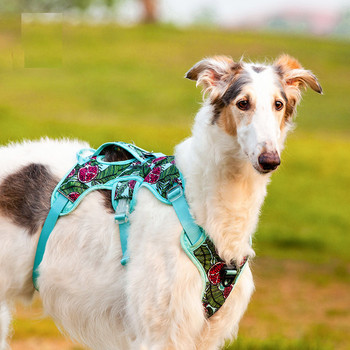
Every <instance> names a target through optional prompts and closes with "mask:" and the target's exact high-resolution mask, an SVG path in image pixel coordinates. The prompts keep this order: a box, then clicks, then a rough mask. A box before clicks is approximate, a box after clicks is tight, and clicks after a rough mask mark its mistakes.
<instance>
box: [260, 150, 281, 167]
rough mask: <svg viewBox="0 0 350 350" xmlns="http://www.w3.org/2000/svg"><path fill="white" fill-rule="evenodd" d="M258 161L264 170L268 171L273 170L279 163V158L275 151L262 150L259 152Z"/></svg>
mask: <svg viewBox="0 0 350 350" xmlns="http://www.w3.org/2000/svg"><path fill="white" fill-rule="evenodd" d="M258 162H259V165H260V167H261V168H262V169H263V170H264V171H270V170H275V169H276V168H277V167H278V166H279V165H280V164H281V159H280V157H279V155H278V153H277V152H264V153H261V154H260V156H259V158H258Z"/></svg>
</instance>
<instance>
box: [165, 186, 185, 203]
mask: <svg viewBox="0 0 350 350" xmlns="http://www.w3.org/2000/svg"><path fill="white" fill-rule="evenodd" d="M183 194H184V191H183V188H182V186H181V185H176V186H175V187H173V188H171V189H170V190H169V191H168V192H167V198H168V200H169V202H171V203H172V202H174V201H176V200H177V199H179V198H180V197H181V196H183Z"/></svg>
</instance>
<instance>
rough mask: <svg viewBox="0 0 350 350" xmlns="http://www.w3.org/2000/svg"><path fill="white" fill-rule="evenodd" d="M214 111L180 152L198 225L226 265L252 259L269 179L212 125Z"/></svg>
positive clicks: (201, 116) (200, 119)
mask: <svg viewBox="0 0 350 350" xmlns="http://www.w3.org/2000/svg"><path fill="white" fill-rule="evenodd" d="M212 113H213V108H212V107H211V106H210V105H204V106H203V107H202V108H201V110H200V111H199V113H198V115H197V117H196V121H195V124H194V127H193V132H192V136H191V137H190V138H188V139H187V140H185V141H184V142H182V143H181V144H179V145H178V146H177V148H176V153H175V156H176V162H177V165H178V166H179V169H180V170H181V172H182V173H183V175H184V177H185V179H186V196H187V199H188V202H189V204H190V208H191V211H192V213H193V215H194V216H195V219H196V222H197V223H198V224H199V225H201V226H202V227H203V228H204V229H205V230H206V232H207V234H208V235H209V236H210V237H211V239H212V240H213V242H214V244H215V245H216V248H217V250H218V254H219V255H220V257H221V258H222V259H223V260H225V262H226V263H230V261H233V260H234V261H236V262H241V261H242V260H243V258H244V257H245V256H247V255H249V256H252V255H254V251H253V249H252V248H251V245H250V240H251V235H252V234H253V233H254V231H255V228H256V224H257V221H258V216H259V210H260V207H261V205H262V203H263V200H264V197H265V195H266V186H267V183H268V181H269V175H261V174H259V173H258V172H257V171H256V170H255V169H254V168H253V166H252V165H251V164H250V163H249V161H248V160H247V159H246V158H245V157H244V156H243V155H242V152H241V150H240V147H239V145H238V143H237V140H236V138H235V137H234V136H231V135H228V134H226V133H225V132H224V131H223V130H222V129H221V128H220V127H219V126H218V125H217V124H214V125H213V124H212V123H211V121H212V115H213V114H212Z"/></svg>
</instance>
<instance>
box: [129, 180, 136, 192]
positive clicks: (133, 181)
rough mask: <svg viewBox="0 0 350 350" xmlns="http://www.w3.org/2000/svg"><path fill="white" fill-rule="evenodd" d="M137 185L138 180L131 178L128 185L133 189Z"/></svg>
mask: <svg viewBox="0 0 350 350" xmlns="http://www.w3.org/2000/svg"><path fill="white" fill-rule="evenodd" d="M135 185H136V181H135V180H130V181H129V183H128V186H129V187H130V188H131V189H132V190H133V189H134V187H135Z"/></svg>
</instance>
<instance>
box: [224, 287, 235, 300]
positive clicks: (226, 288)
mask: <svg viewBox="0 0 350 350" xmlns="http://www.w3.org/2000/svg"><path fill="white" fill-rule="evenodd" d="M232 289H233V285H232V284H230V285H229V286H227V287H225V289H224V298H225V299H226V298H228V296H229V295H230V293H231V291H232Z"/></svg>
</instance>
